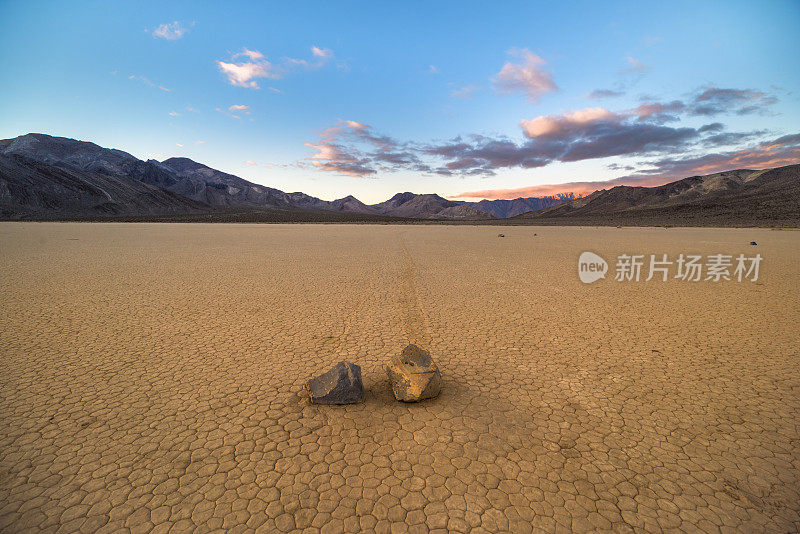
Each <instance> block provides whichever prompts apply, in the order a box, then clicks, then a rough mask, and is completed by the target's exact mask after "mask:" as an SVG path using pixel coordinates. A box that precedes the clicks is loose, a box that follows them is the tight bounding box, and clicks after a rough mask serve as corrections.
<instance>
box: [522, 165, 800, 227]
mask: <svg viewBox="0 0 800 534" xmlns="http://www.w3.org/2000/svg"><path fill="white" fill-rule="evenodd" d="M513 219H514V220H526V221H529V222H532V223H535V222H541V223H557V224H562V223H564V224H571V223H575V224H592V223H596V222H602V223H605V224H612V223H622V224H627V223H632V224H647V223H650V222H654V221H663V222H669V223H670V224H697V223H698V222H705V223H709V222H716V223H719V224H751V225H757V224H760V223H762V222H768V223H780V224H788V225H797V224H798V223H800V164H796V165H787V166H784V167H776V168H774V169H764V170H752V169H738V170H732V171H725V172H718V173H714V174H708V175H704V176H690V177H689V178H684V179H682V180H677V181H675V182H670V183H668V184H664V185H661V186H657V187H633V186H626V185H621V186H616V187H613V188H611V189H601V190H599V191H595V192H594V193H592V194H591V195H588V196H585V197H581V198H577V199H573V200H569V201H567V202H564V203H561V204H559V205H556V206H553V207H549V208H545V209H542V210H539V211H536V212H530V213H524V214H522V215H518V216H516V217H514V218H513Z"/></svg>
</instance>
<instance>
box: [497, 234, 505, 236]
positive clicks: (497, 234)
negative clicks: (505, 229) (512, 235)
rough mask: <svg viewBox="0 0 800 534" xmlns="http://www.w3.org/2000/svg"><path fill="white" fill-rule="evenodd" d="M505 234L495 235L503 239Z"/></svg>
mask: <svg viewBox="0 0 800 534" xmlns="http://www.w3.org/2000/svg"><path fill="white" fill-rule="evenodd" d="M505 236H506V234H497V237H505Z"/></svg>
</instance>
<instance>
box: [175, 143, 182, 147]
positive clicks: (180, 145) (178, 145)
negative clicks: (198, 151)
mask: <svg viewBox="0 0 800 534" xmlns="http://www.w3.org/2000/svg"><path fill="white" fill-rule="evenodd" d="M175 146H176V147H178V148H183V145H182V144H180V143H175Z"/></svg>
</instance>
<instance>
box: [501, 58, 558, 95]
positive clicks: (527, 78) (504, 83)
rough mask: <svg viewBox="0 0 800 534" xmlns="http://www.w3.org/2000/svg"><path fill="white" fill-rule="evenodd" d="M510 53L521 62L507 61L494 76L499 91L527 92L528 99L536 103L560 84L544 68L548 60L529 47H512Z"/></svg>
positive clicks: (506, 92) (508, 92) (505, 92)
mask: <svg viewBox="0 0 800 534" xmlns="http://www.w3.org/2000/svg"><path fill="white" fill-rule="evenodd" d="M508 53H509V55H511V56H513V57H516V58H519V59H520V62H519V63H512V62H510V61H509V62H506V64H505V65H503V68H502V69H500V72H498V73H497V74H496V75H495V76H494V78H493V83H494V87H495V90H496V91H497V92H499V93H504V94H510V93H518V92H521V93H525V94H526V95H528V101H529V102H531V103H535V102H538V101H539V98H540V97H541V96H542V95H543V94H545V93H549V92H550V91H555V90H556V89H558V86H557V85H556V83H555V82H554V81H553V77H552V76H551V74H550V73H549V72H548V71H546V70H544V69H543V68H542V66H543V65H545V64H546V63H547V62H546V61H545V60H543V59H542V58H540V57H539V56H537V55H536V54H534V53H533V52H531V51H530V50H528V49H527V48H521V49H519V48H512V49H511V50H509V52H508Z"/></svg>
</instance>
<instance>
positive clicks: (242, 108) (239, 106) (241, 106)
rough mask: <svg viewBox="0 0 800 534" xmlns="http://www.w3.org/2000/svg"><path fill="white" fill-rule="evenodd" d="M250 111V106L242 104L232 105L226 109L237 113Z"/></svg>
mask: <svg viewBox="0 0 800 534" xmlns="http://www.w3.org/2000/svg"><path fill="white" fill-rule="evenodd" d="M249 109H250V106H245V105H244V104H234V105H232V106H230V107H229V108H228V111H230V112H232V113H233V112H237V111H247V110H249Z"/></svg>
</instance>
